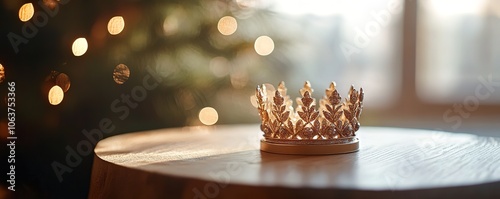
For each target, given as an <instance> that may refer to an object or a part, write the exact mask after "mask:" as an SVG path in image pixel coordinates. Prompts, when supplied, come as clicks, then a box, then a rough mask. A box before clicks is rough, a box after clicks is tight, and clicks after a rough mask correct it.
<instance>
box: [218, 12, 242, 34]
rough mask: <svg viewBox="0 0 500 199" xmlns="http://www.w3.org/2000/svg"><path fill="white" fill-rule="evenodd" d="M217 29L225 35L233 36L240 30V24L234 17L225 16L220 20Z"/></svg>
mask: <svg viewBox="0 0 500 199" xmlns="http://www.w3.org/2000/svg"><path fill="white" fill-rule="evenodd" d="M217 29H219V32H220V33H221V34H223V35H232V34H233V33H234V32H236V29H238V22H237V21H236V19H235V18H234V17H231V16H225V17H222V18H221V19H220V20H219V23H218V24H217Z"/></svg>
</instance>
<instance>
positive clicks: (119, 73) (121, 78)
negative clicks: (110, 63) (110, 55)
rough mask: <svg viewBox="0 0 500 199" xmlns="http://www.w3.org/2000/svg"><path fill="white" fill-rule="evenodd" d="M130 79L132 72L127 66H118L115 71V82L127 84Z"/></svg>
mask: <svg viewBox="0 0 500 199" xmlns="http://www.w3.org/2000/svg"><path fill="white" fill-rule="evenodd" d="M129 77H130V70H129V69H128V67H127V65H125V64H118V65H117V66H116V67H115V70H114V71H113V80H115V82H116V83H117V84H123V83H125V82H126V81H127V80H128V78H129Z"/></svg>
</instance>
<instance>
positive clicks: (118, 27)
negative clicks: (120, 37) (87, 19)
mask: <svg viewBox="0 0 500 199" xmlns="http://www.w3.org/2000/svg"><path fill="white" fill-rule="evenodd" d="M123 28H125V20H123V17H122V16H115V17H113V18H111V19H110V20H109V22H108V32H109V34H111V35H117V34H120V33H121V32H122V31H123Z"/></svg>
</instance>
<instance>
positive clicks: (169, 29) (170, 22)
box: [163, 15, 179, 36]
mask: <svg viewBox="0 0 500 199" xmlns="http://www.w3.org/2000/svg"><path fill="white" fill-rule="evenodd" d="M178 30H179V19H178V18H177V16H175V15H172V16H168V17H166V18H165V20H164V21H163V33H165V35H167V36H169V35H174V34H175V33H177V31H178Z"/></svg>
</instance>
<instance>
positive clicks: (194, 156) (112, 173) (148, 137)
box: [89, 125, 500, 198]
mask: <svg viewBox="0 0 500 199" xmlns="http://www.w3.org/2000/svg"><path fill="white" fill-rule="evenodd" d="M261 134H262V133H261V132H260V130H259V127H258V125H236V126H214V127H189V128H187V127H186V128H176V129H161V130H154V131H146V132H138V133H130V134H123V135H118V136H114V137H110V138H107V139H104V140H102V141H100V142H99V143H98V144H97V146H96V148H95V157H94V164H93V168H92V177H91V186H90V187H91V188H90V192H89V198H500V138H491V137H478V136H475V135H469V134H455V133H446V132H438V131H428V130H416V129H401V128H377V127H362V128H361V129H360V131H358V133H357V134H358V136H359V138H360V150H359V151H358V152H355V153H349V154H342V155H326V156H298V155H279V154H271V153H266V152H261V151H260V150H259V139H260V136H261Z"/></svg>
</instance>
